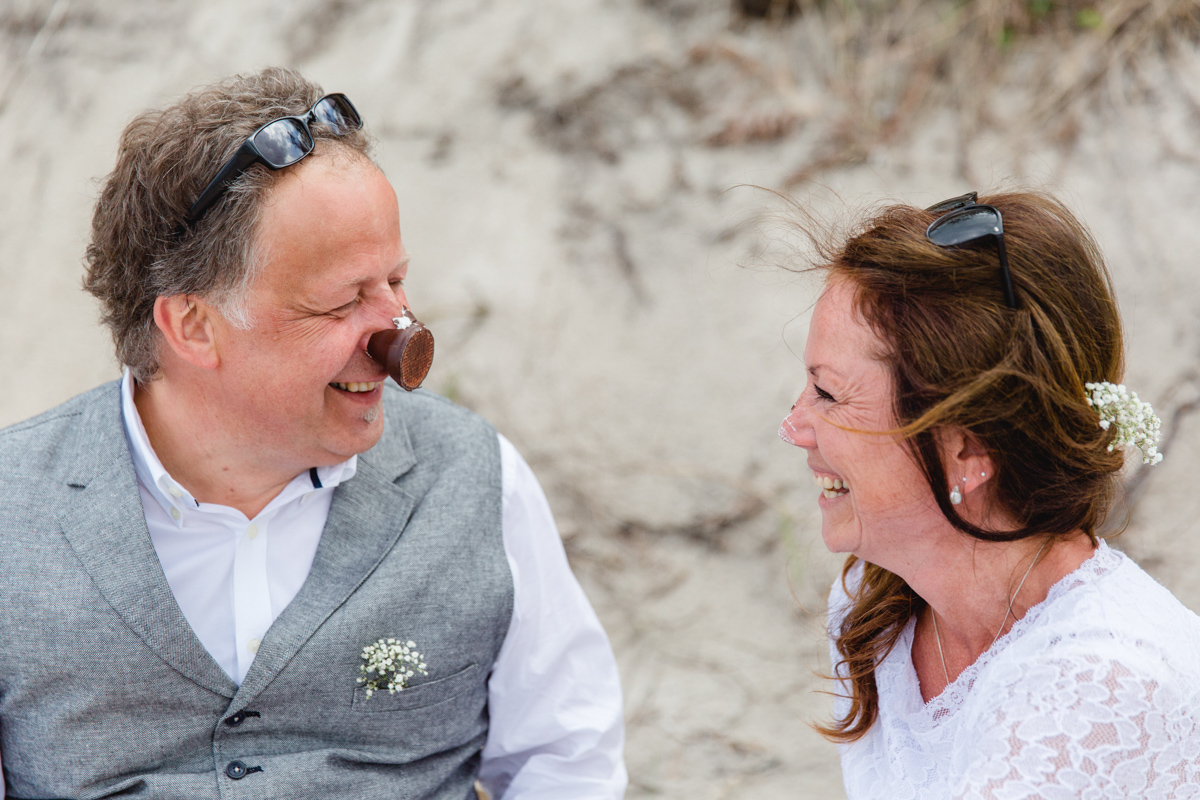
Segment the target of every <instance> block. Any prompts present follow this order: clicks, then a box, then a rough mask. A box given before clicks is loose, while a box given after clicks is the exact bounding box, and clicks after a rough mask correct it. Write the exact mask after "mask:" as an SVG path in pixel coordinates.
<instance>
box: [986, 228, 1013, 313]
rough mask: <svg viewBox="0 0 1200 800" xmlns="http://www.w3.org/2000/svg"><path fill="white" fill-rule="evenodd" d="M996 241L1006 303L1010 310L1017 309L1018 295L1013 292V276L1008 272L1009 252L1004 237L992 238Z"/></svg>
mask: <svg viewBox="0 0 1200 800" xmlns="http://www.w3.org/2000/svg"><path fill="white" fill-rule="evenodd" d="M992 238H993V239H995V240H996V250H997V251H999V254H1000V273H1001V281H1002V282H1003V283H1004V301H1005V302H1006V303H1008V307H1009V308H1016V307H1017V295H1016V293H1015V292H1014V291H1013V285H1012V275H1011V274H1009V271H1008V251H1007V250H1006V249H1005V247H1004V235H1003V234H1001V235H1000V236H994V237H992Z"/></svg>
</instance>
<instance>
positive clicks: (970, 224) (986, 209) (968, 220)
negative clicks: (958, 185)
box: [926, 206, 1003, 247]
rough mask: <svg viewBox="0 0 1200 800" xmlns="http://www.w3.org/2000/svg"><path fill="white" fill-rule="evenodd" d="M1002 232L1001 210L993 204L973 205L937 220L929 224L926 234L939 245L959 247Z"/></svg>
mask: <svg viewBox="0 0 1200 800" xmlns="http://www.w3.org/2000/svg"><path fill="white" fill-rule="evenodd" d="M1001 233H1003V227H1002V225H1001V222H1000V212H998V211H997V210H996V209H994V208H992V207H991V206H972V207H970V208H964V209H963V210H961V211H956V212H954V213H953V214H947V215H946V216H944V217H941V218H940V219H938V220H936V221H935V222H934V223H933V224H932V225H930V226H929V230H928V231H927V232H926V236H928V237H929V241H931V242H933V243H934V244H936V245H938V246H939V247H957V246H958V245H960V244H966V243H967V242H973V241H975V240H976V239H982V238H983V237H985V236H999V235H1000V234H1001Z"/></svg>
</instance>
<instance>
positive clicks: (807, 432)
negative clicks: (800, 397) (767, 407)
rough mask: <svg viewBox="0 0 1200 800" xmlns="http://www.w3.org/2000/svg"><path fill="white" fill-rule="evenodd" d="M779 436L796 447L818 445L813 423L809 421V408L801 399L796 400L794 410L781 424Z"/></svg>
mask: <svg viewBox="0 0 1200 800" xmlns="http://www.w3.org/2000/svg"><path fill="white" fill-rule="evenodd" d="M779 438H780V439H783V440H784V441H785V442H787V443H788V444H792V445H795V446H796V447H806V448H811V447H816V446H817V443H816V439H815V437H814V436H813V429H812V425H811V424H809V422H808V410H807V409H806V408H804V405H803V403H802V402H801V401H796V404H795V405H793V406H792V410H791V411H789V412H788V415H787V416H786V417H784V418H783V423H782V424H781V425H780V426H779Z"/></svg>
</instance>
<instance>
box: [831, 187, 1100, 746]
mask: <svg viewBox="0 0 1200 800" xmlns="http://www.w3.org/2000/svg"><path fill="white" fill-rule="evenodd" d="M979 202H981V203H987V204H988V205H991V206H994V207H995V208H997V209H998V210H999V211H1000V213H1001V214H1002V215H1003V218H1004V238H1005V243H1006V245H1007V251H1008V259H1009V267H1010V270H1011V272H1012V281H1013V286H1014V288H1015V290H1016V298H1017V308H1016V309H1012V308H1009V307H1008V305H1007V304H1006V302H1005V299H1004V293H1003V289H1002V286H1001V277H1000V265H999V260H998V256H997V252H996V248H995V247H992V246H990V245H989V244H987V243H986V241H985V242H983V243H981V244H979V245H977V246H970V247H962V248H942V247H939V246H937V245H935V244H933V243H932V242H930V241H929V240H928V239H927V238H926V236H925V230H926V228H927V227H928V226H929V224H930V223H931V222H933V220H934V219H935V218H936V217H935V215H934V214H932V213H930V212H928V211H924V210H921V209H918V208H913V207H910V206H893V207H890V208H887V209H885V210H884V211H883V212H882V213H879V214H878V215H876V216H874V217H873V218H872V219H870V220H868V221H867V223H866V224H865V226H864V227H863V228H862V229H861V232H860V233H858V234H857V235H854V236H852V237H850V238H849V239H848V240H847V241H845V243H844V244H842V245H841V246H840V247H839V246H835V247H827V248H823V252H822V253H821V255H822V262H823V263H822V268H823V269H824V270H826V271H827V273H828V277H829V278H831V279H848V280H849V281H851V282H852V284H853V286H854V287H855V289H856V299H857V305H858V310H859V312H860V313H861V314H862V315H863V318H864V319H865V320H866V321H867V323H868V324H869V325H870V326H871V328H872V329H873V330H874V331H875V333H876V334H877V335H878V336H879V337H880V338H881V339H882V340H883V342H884V344H885V347H886V352H885V353H884V354H883V355H884V360H885V362H886V363H887V364H888V365H889V368H890V372H891V377H892V381H893V384H892V385H893V387H894V390H895V400H894V403H895V407H894V411H895V418H896V421H897V430H896V432H897V433H898V434H899V435H900V436H902V437H904V440H905V441H906V443H907V445H908V447H909V449H910V451H911V453H912V456H913V458H914V460H915V461H916V463H917V464H918V465H919V466H920V468H921V470H922V472H923V473H924V475H925V479H926V481H927V482H928V484H929V487H930V488H931V490H932V491H933V496H934V497H935V498H936V499H937V503H938V506H939V508H940V509H941V511H942V513H943V514H944V515H945V517H946V519H947V520H949V522H950V523H951V524H952V525H953V526H954V527H955V528H957V529H958V530H960V531H962V532H963V533H964V534H966V535H968V536H973V537H975V538H977V539H981V540H984V541H991V542H1003V541H1014V540H1017V539H1025V538H1029V537H1033V536H1051V537H1054V536H1066V535H1070V534H1073V533H1075V532H1077V531H1080V530H1082V531H1083V532H1084V533H1085V534H1086V535H1087V536H1088V537H1090V538H1091V539H1092V540H1093V542H1094V541H1095V537H1096V529H1097V528H1098V527H1099V525H1100V524H1101V523H1102V522H1103V520H1104V517H1105V514H1106V513H1107V510H1108V508H1109V505H1110V503H1111V501H1112V497H1113V492H1114V477H1115V475H1116V473H1117V472H1118V471H1119V470H1120V469H1121V466H1122V465H1123V463H1124V460H1123V457H1122V454H1121V451H1120V450H1119V449H1118V450H1115V451H1113V452H1109V450H1108V444H1109V443H1110V442H1111V441H1112V438H1113V436H1114V432H1112V431H1104V430H1101V428H1100V427H1099V425H1098V424H1097V423H1098V420H1097V417H1096V414H1095V412H1094V411H1093V410H1092V408H1091V407H1090V406H1089V405H1088V404H1087V401H1086V399H1085V394H1084V384H1085V383H1087V382H1089V381H1112V382H1113V383H1117V382H1119V381H1120V379H1121V375H1122V372H1123V369H1124V364H1123V344H1122V336H1121V321H1120V316H1119V314H1118V311H1117V305H1116V302H1115V300H1114V295H1113V290H1112V283H1111V279H1110V277H1109V275H1108V271H1107V269H1106V267H1105V266H1104V262H1103V259H1102V258H1101V256H1100V252H1099V249H1098V248H1097V246H1096V243H1095V241H1093V239H1092V237H1091V235H1090V234H1089V233H1088V231H1087V230H1086V229H1085V228H1084V227H1083V225H1081V224H1080V223H1079V221H1078V220H1076V219H1075V217H1074V216H1073V215H1072V214H1071V213H1070V211H1068V210H1067V209H1066V207H1065V206H1063V205H1062V204H1061V203H1059V202H1058V201H1056V200H1054V199H1053V198H1050V197H1048V196H1045V195H1041V194H1033V193H1011V194H1000V195H993V196H991V197H987V198H980V200H979ZM951 428H956V429H961V430H964V431H966V432H967V433H968V434H969V435H970V436H972V437H974V439H975V440H976V441H978V442H979V443H980V444H981V445H982V446H983V447H984V448H985V449H986V451H987V453H988V455H989V456H990V457H991V459H992V462H993V463H994V465H995V473H994V475H992V476H991V479H990V480H989V481H988V484H987V486H988V487H989V495H988V502H990V503H991V504H993V505H994V506H995V507H997V508H999V509H1002V510H1003V511H1004V512H1005V515H1006V516H1007V517H1008V518H1009V519H1011V520H1012V521H1013V522H1014V523H1015V527H1013V528H1011V529H1005V530H988V529H984V528H980V527H977V526H976V525H973V524H972V523H970V522H968V521H967V520H965V519H963V518H962V517H961V516H959V514H958V512H957V511H956V509H955V507H954V505H953V504H952V503H951V502H950V499H949V494H948V492H949V483H950V482H949V480H948V477H947V475H946V470H945V467H944V465H943V463H942V460H941V454H940V449H939V446H938V431H939V430H945V429H951ZM857 561H858V559H857V558H856V557H854V556H850V557H849V558H848V559H847V561H846V566H845V568H844V569H843V572H842V581H843V585H845V584H846V577H847V575H848V574H849V573H850V571H851V569H852V568H853V567H854V566H855V564H856V563H857ZM847 588H848V590H849V595H850V599H851V604H850V608H849V610H848V611H847V612H846V614H845V617H844V618H843V619H842V621H841V625H840V627H839V628H838V629H837V630H834V631H831V635H833V636H834V639H835V645H836V648H837V652H838V654H839V655H840V664H838V665H837V669H838V672H839V673H840V674H842V675H844V676H846V677H847V679H848V680H847V683H848V684H849V686H850V690H851V696H850V707H849V710H848V711H847V713H846V716H845V717H843V718H841V719H835V720H834V721H833V722H832V723H831V724H830V725H826V726H818V730H819V731H820V732H821V733H823V734H824V735H825V736H826V737H828V738H830V739H832V740H834V741H839V742H850V741H854V740H856V739H858V738H860V737H861V736H863V735H864V734H865V733H866V732H867V731H868V730H869V729H870V727H871V726H872V724H874V722H875V720H876V718H877V717H878V715H879V695H878V689H877V687H876V684H875V666H876V664H878V663H879V661H880V660H881V659H882V658H884V657H885V656H886V655H887V654H888V653H889V652H890V651H891V649H892V647H893V646H895V644H896V641H897V639H898V638H899V636H900V633H901V632H902V631H903V629H904V626H905V624H906V623H907V621H908V620H909V619H910V618H911V617H912V616H914V615H915V614H918V613H920V612H921V611H922V610H923V609H924V607H925V602H924V601H923V600H922V599H921V598H920V597H918V596H917V594H916V593H915V592H914V591H913V590H912V589H911V588H910V587H909V586H908V584H906V583H905V582H904V580H903V579H901V578H900V577H899V576H897V575H895V574H893V573H891V572H888V571H887V570H885V569H883V568H881V567H879V566H877V565H874V564H870V563H865V564H864V565H863V573H862V580H861V582H860V584H859V585H858V587H857V588H855V589H852V590H851V589H850V587H847Z"/></svg>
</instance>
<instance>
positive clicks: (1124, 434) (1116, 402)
mask: <svg viewBox="0 0 1200 800" xmlns="http://www.w3.org/2000/svg"><path fill="white" fill-rule="evenodd" d="M1083 386H1084V388H1085V389H1087V390H1088V392H1090V394H1089V395H1088V397H1087V403H1088V405H1089V406H1091V407H1092V408H1094V409H1096V413H1097V414H1099V415H1100V427H1101V428H1103V429H1104V430H1108V429H1109V428H1110V427H1112V426H1113V425H1116V426H1117V438H1115V439H1114V440H1113V443H1112V444H1110V445H1109V446H1108V449H1109V451H1110V452H1111V451H1112V450H1113V448H1116V447H1121V448H1125V447H1129V446H1130V445H1133V446H1135V447H1137V448H1138V449H1139V450H1141V451H1142V463H1143V464H1157V463H1158V462H1160V461H1162V453H1160V452H1158V447H1157V445H1158V442H1159V440H1160V439H1161V438H1162V433H1161V431H1160V429H1161V428H1162V420H1160V419H1159V418H1158V415H1157V414H1155V413H1154V409H1153V408H1151V407H1150V404H1149V403H1143V402H1142V401H1141V400H1139V399H1138V396H1137V392H1130V391H1129V390H1128V389H1126V388H1125V384H1123V383H1122V384H1112V383H1109V382H1108V381H1101V382H1100V383H1085V384H1084V385H1083Z"/></svg>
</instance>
